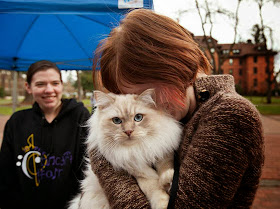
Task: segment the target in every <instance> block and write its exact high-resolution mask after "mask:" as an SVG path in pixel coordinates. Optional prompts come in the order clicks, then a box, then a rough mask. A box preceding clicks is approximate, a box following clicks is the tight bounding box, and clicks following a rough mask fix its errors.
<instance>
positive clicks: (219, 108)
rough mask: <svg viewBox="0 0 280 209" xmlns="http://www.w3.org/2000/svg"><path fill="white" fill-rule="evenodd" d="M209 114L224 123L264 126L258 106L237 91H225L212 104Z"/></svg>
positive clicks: (245, 126) (241, 125)
mask: <svg viewBox="0 0 280 209" xmlns="http://www.w3.org/2000/svg"><path fill="white" fill-rule="evenodd" d="M208 110H209V111H208V112H207V114H208V116H206V117H214V118H215V120H216V121H217V122H219V123H223V124H232V125H233V124H236V125H237V126H239V127H243V128H248V127H249V126H252V127H253V126H254V127H259V128H260V127H262V121H261V115H260V113H259V111H258V110H257V108H256V106H255V105H254V104H252V103H251V102H250V101H249V100H248V99H246V98H244V97H242V96H241V95H239V94H237V93H236V92H224V93H222V94H221V95H220V96H219V98H218V99H217V100H215V101H213V103H212V104H211V107H209V109H208Z"/></svg>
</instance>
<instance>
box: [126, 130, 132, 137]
mask: <svg viewBox="0 0 280 209" xmlns="http://www.w3.org/2000/svg"><path fill="white" fill-rule="evenodd" d="M132 132H133V130H127V131H124V133H125V134H126V135H127V136H130V135H131V134H132Z"/></svg>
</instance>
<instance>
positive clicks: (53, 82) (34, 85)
mask: <svg viewBox="0 0 280 209" xmlns="http://www.w3.org/2000/svg"><path fill="white" fill-rule="evenodd" d="M44 62H45V63H44ZM47 62H48V61H42V63H41V65H42V64H43V65H45V67H43V68H38V66H37V65H38V63H34V64H33V65H31V66H30V68H29V71H28V73H27V82H26V84H25V87H26V91H27V92H28V93H29V94H32V96H33V98H34V100H35V101H36V102H37V103H38V104H39V106H40V108H41V110H42V111H43V112H44V114H45V117H46V119H47V121H48V122H52V121H53V119H54V118H55V117H56V116H57V115H58V113H59V111H60V109H61V104H62V103H61V97H62V91H63V85H62V79H61V74H60V71H59V69H58V68H57V67H56V66H55V64H52V63H47Z"/></svg>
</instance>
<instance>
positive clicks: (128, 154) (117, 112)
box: [69, 89, 182, 209]
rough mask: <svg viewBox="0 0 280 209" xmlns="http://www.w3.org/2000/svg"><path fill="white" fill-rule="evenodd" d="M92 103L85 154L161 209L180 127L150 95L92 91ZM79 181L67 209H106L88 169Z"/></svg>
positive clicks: (179, 135) (170, 181)
mask: <svg viewBox="0 0 280 209" xmlns="http://www.w3.org/2000/svg"><path fill="white" fill-rule="evenodd" d="M94 97H95V100H96V106H97V108H96V110H95V112H94V114H93V115H92V116H91V118H90V119H89V126H90V132H89V136H88V139H87V146H88V151H90V150H92V149H97V150H98V151H99V152H100V154H101V155H103V156H104V157H105V158H106V159H107V160H108V161H109V162H110V163H111V164H112V165H113V167H114V169H116V170H117V169H123V170H125V171H127V172H128V173H129V174H131V175H133V176H134V177H135V178H136V180H137V182H138V184H139V186H140V188H141V190H142V191H143V192H144V194H145V195H146V196H147V198H148V200H149V201H150V204H151V207H152V209H166V208H167V205H168V201H169V195H168V193H167V190H168V189H169V186H170V185H171V183H172V179H173V174H174V169H173V154H174V150H176V149H177V148H178V147H179V143H180V138H181V132H182V130H181V125H180V124H179V122H178V121H176V120H175V119H173V118H172V117H171V116H170V115H168V114H166V113H164V112H163V111H160V110H158V109H157V108H156V104H155V101H154V99H153V97H154V91H153V89H148V90H146V91H144V92H143V93H142V94H141V95H134V94H126V95H115V94H112V93H109V94H105V93H103V92H101V91H95V92H94ZM95 157H98V156H95ZM85 176H86V177H85V179H84V180H83V181H82V186H81V187H82V192H81V194H79V195H78V196H77V197H76V198H74V199H73V200H72V201H71V202H70V208H69V209H78V208H79V209H92V208H94V209H105V208H106V209H107V208H108V209H109V208H110V206H109V202H108V200H107V198H106V196H105V194H104V191H103V189H102V188H101V186H100V184H99V182H98V179H97V177H96V175H95V174H94V173H93V172H92V170H91V166H90V163H88V167H87V170H86V171H85Z"/></svg>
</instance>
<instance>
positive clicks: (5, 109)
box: [0, 105, 31, 115]
mask: <svg viewBox="0 0 280 209" xmlns="http://www.w3.org/2000/svg"><path fill="white" fill-rule="evenodd" d="M28 108H31V105H29V106H21V107H18V108H16V111H18V110H24V109H28ZM12 113H13V108H12V107H11V106H0V115H12Z"/></svg>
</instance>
